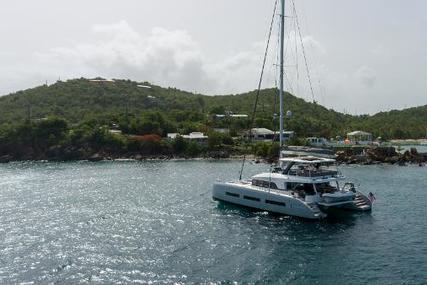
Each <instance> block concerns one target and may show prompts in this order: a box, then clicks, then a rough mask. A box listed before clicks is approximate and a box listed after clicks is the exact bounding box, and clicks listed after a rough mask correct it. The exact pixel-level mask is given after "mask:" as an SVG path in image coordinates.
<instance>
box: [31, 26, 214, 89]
mask: <svg viewBox="0 0 427 285" xmlns="http://www.w3.org/2000/svg"><path fill="white" fill-rule="evenodd" d="M92 32H93V35H94V40H93V42H91V43H84V44H78V45H75V46H73V47H60V48H53V49H51V50H49V51H48V52H43V53H38V54H37V57H38V59H39V61H40V62H41V63H43V64H44V65H45V66H50V67H51V68H53V69H54V70H59V71H63V72H65V76H66V77H76V76H105V77H114V78H131V79H134V80H147V81H152V82H155V83H158V84H162V85H166V86H178V87H180V88H183V89H188V90H195V89H196V90H197V89H199V88H201V89H202V88H209V86H210V85H212V84H213V83H214V79H213V78H210V77H209V75H208V74H207V73H206V71H205V68H204V62H203V56H202V54H201V52H200V48H199V46H198V44H197V43H196V42H195V41H194V40H193V39H192V37H191V36H190V35H189V34H188V33H187V32H186V31H181V30H176V31H168V30H166V29H163V28H154V29H152V30H151V32H150V34H149V35H148V37H143V36H141V35H140V34H138V33H137V32H135V30H134V29H132V27H130V26H129V24H128V23H127V22H125V21H120V22H118V23H115V24H112V25H96V26H94V27H93V29H92ZM64 67H65V68H66V70H64ZM57 72H58V71H57Z"/></svg>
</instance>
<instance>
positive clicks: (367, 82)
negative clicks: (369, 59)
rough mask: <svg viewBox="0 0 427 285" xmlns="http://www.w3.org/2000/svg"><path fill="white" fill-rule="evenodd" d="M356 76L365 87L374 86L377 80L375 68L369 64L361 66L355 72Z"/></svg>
mask: <svg viewBox="0 0 427 285" xmlns="http://www.w3.org/2000/svg"><path fill="white" fill-rule="evenodd" d="M355 76H356V78H357V79H358V80H359V81H360V83H362V84H363V85H364V86H365V87H373V86H374V85H375V83H376V81H377V74H376V72H375V70H373V69H372V68H370V67H368V66H361V67H360V68H359V69H358V70H357V71H356V72H355Z"/></svg>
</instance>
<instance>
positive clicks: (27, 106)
mask: <svg viewBox="0 0 427 285" xmlns="http://www.w3.org/2000/svg"><path fill="white" fill-rule="evenodd" d="M255 96H256V92H255V91H252V92H248V93H244V94H237V95H225V96H205V95H201V94H193V93H190V92H186V91H182V90H178V89H175V88H162V87H159V86H156V85H152V84H150V83H147V82H143V83H138V82H134V81H130V80H115V82H103V81H96V82H93V81H90V80H88V79H83V78H81V79H74V80H68V81H66V82H57V83H55V84H53V85H50V86H39V87H36V88H32V89H27V90H24V91H19V92H16V93H13V94H10V95H6V96H2V97H0V124H3V123H12V124H13V123H19V122H23V121H25V120H26V118H27V117H28V116H31V118H32V119H40V118H44V117H47V116H51V115H54V116H59V117H63V118H65V119H66V120H68V121H69V122H70V123H72V124H77V123H80V122H83V121H88V120H106V121H108V120H111V118H113V117H114V116H117V115H118V114H124V113H126V112H127V113H128V114H131V115H133V116H140V115H141V114H143V113H144V112H147V111H159V112H160V113H163V114H165V115H166V116H168V114H171V113H173V112H175V111H176V112H181V111H188V112H194V113H198V114H203V115H207V114H209V113H223V112H225V111H231V112H234V113H244V114H251V113H252V109H253V104H254V100H255ZM276 97H277V92H276V90H275V89H265V90H262V91H261V94H260V101H259V105H258V112H257V125H258V126H267V127H268V126H270V127H272V125H271V124H272V118H273V113H274V107H275V106H276V107H277V108H276V109H278V106H277V103H276V101H277V98H276ZM285 110H291V111H292V113H293V116H292V118H290V119H287V120H286V122H285V125H286V128H287V129H291V130H295V131H296V132H297V133H298V134H300V135H304V136H309V135H316V136H325V137H329V136H336V135H344V134H345V133H346V132H348V131H351V130H356V129H361V130H366V131H370V132H372V133H374V135H375V136H382V137H385V138H418V137H424V136H425V135H426V130H427V105H426V106H422V107H417V108H410V109H405V110H402V111H391V112H381V113H378V114H375V115H373V116H367V115H366V116H351V115H345V114H342V113H339V112H336V111H334V110H331V109H327V108H325V107H323V106H321V105H318V104H315V103H309V102H306V101H304V100H303V99H300V98H297V97H295V96H293V95H291V94H288V93H287V94H285ZM201 117H206V116H201Z"/></svg>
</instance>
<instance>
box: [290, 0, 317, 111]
mask: <svg viewBox="0 0 427 285" xmlns="http://www.w3.org/2000/svg"><path fill="white" fill-rule="evenodd" d="M292 8H293V10H294V14H295V22H296V24H297V30H298V34H299V39H300V42H301V47H302V54H303V57H304V63H305V68H306V70H307V77H308V83H309V84H310V90H311V97H312V99H313V103H314V102H316V101H315V100H314V90H313V84H312V83H311V75H310V69H309V68H308V61H307V55H306V53H305V48H304V42H303V40H302V34H301V28H300V25H299V20H298V14H297V9H296V8H295V1H294V0H292Z"/></svg>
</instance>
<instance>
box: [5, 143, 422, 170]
mask: <svg viewBox="0 0 427 285" xmlns="http://www.w3.org/2000/svg"><path fill="white" fill-rule="evenodd" d="M335 155H336V159H337V162H338V163H340V164H359V165H373V164H395V165H406V164H418V165H420V166H422V165H424V164H425V163H427V153H419V152H418V151H417V149H416V148H411V149H410V150H407V151H405V152H404V153H399V152H397V151H396V149H395V148H394V147H364V148H360V147H358V148H346V149H344V150H343V149H337V150H335ZM190 159H193V160H212V159H213V160H219V159H224V160H241V159H243V155H241V154H233V153H230V152H228V151H209V152H206V153H205V154H204V155H202V156H197V157H192V156H187V155H176V154H159V155H144V154H141V153H108V152H105V151H99V152H78V151H77V152H66V153H63V152H48V153H42V154H38V155H34V154H27V155H23V156H20V157H13V156H11V155H3V156H1V157H0V163H9V162H19V161H51V162H67V161H90V162H98V161H116V160H132V161H144V160H163V161H165V160H190ZM246 159H248V160H252V161H254V162H255V163H260V162H265V163H274V162H277V157H276V158H265V157H257V156H255V155H252V154H248V155H246Z"/></svg>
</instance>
